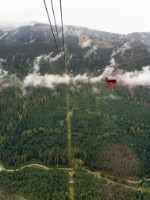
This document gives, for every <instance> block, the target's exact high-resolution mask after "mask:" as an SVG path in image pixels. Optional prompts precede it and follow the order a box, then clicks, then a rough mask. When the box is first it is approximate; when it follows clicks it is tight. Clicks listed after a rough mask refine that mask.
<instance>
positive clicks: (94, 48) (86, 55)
mask: <svg viewBox="0 0 150 200" xmlns="http://www.w3.org/2000/svg"><path fill="white" fill-rule="evenodd" d="M96 49H97V47H96V46H95V45H94V46H93V47H92V48H91V49H89V50H88V51H87V52H86V54H85V56H84V58H87V57H89V56H90V55H91V54H92V53H93V52H94V51H96Z"/></svg>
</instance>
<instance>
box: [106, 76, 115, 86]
mask: <svg viewBox="0 0 150 200" xmlns="http://www.w3.org/2000/svg"><path fill="white" fill-rule="evenodd" d="M116 83H117V80H116V77H115V76H107V78H106V84H108V85H115V84H116Z"/></svg>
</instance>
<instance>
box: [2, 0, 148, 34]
mask: <svg viewBox="0 0 150 200" xmlns="http://www.w3.org/2000/svg"><path fill="white" fill-rule="evenodd" d="M53 1H54V7H55V10H56V17H57V21H58V24H60V14H59V0H53ZM47 3H48V7H49V11H50V13H52V12H51V9H50V0H47ZM62 6H63V17H64V24H65V25H77V26H84V27H89V28H92V29H97V30H102V31H109V32H115V33H125V34H126V33H130V32H136V31H139V32H150V0H62ZM30 21H37V22H44V23H48V20H47V15H46V12H45V8H44V4H43V0H0V26H3V25H14V24H15V25H16V24H21V23H25V22H30Z"/></svg>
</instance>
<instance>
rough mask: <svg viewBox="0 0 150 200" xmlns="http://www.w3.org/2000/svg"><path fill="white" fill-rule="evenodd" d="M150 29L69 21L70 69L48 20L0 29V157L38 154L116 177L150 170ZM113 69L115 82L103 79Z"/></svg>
mask: <svg viewBox="0 0 150 200" xmlns="http://www.w3.org/2000/svg"><path fill="white" fill-rule="evenodd" d="M58 29H59V32H60V31H61V29H60V28H58ZM149 37H150V34H149V33H134V34H129V35H119V34H112V33H106V32H101V31H94V30H90V29H86V28H80V27H73V26H66V27H65V44H66V56H67V64H68V74H66V73H65V66H64V55H63V52H62V49H60V54H57V51H56V49H55V44H54V41H53V38H52V35H51V34H50V30H49V27H48V26H47V25H44V24H36V25H34V26H25V27H20V28H18V29H15V30H14V29H9V30H6V29H1V30H0V160H1V161H2V162H3V163H4V164H5V166H6V167H9V168H10V167H18V166H20V165H21V164H24V163H26V162H30V161H31V160H32V159H36V160H40V161H41V162H42V163H44V164H46V165H48V166H50V165H53V166H58V165H61V166H77V165H83V166H86V167H88V168H90V169H92V170H101V171H104V172H108V173H110V174H111V175H113V176H116V177H131V176H141V177H143V176H145V175H149V174H150V82H149V80H150V77H149V74H150V69H149V65H150V57H149ZM142 57H145V58H144V59H141V58H142ZM139 58H140V59H139ZM133 60H134V62H130V61H133ZM114 66H115V68H114ZM111 74H115V75H116V77H117V78H118V82H117V84H116V85H106V83H105V77H106V76H107V75H111ZM68 103H69V109H68ZM68 123H69V125H68ZM68 127H69V131H70V134H71V137H70V135H68V132H69V131H68ZM68 143H69V144H68ZM68 151H69V152H71V157H70V156H69V157H68ZM19 176H20V175H19ZM79 176H82V175H79ZM76 177H78V175H77V176H76ZM79 178H80V177H79ZM100 184H101V183H100ZM77 187H78V186H77ZM77 190H79V189H78V188H77ZM77 195H79V193H77ZM137 195H139V194H137ZM131 196H132V193H131ZM66 198H67V197H66ZM80 198H81V197H78V199H80ZM95 199H96V197H95Z"/></svg>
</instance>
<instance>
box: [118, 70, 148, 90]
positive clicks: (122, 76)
mask: <svg viewBox="0 0 150 200" xmlns="http://www.w3.org/2000/svg"><path fill="white" fill-rule="evenodd" d="M117 81H118V84H119V85H124V86H130V87H135V86H150V66H146V67H143V68H142V70H141V71H137V70H135V71H134V72H125V73H121V71H120V72H118V74H117Z"/></svg>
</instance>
